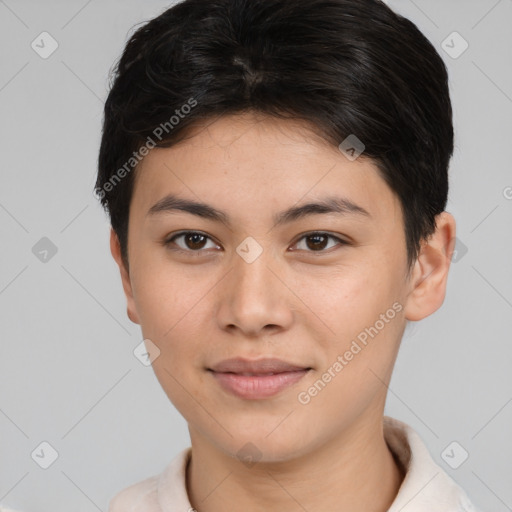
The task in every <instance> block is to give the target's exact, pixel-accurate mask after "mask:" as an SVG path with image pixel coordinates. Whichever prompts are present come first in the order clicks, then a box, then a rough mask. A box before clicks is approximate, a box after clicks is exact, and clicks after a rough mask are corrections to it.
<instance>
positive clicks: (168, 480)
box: [0, 447, 191, 512]
mask: <svg viewBox="0 0 512 512" xmlns="http://www.w3.org/2000/svg"><path fill="white" fill-rule="evenodd" d="M190 455H191V448H190V447H189V448H186V449H184V450H182V451H181V452H180V453H178V454H177V455H176V456H175V457H174V459H172V461H171V462H170V463H169V464H168V466H167V467H166V468H165V469H164V470H163V471H162V472H161V473H160V474H158V475H154V476H151V477H149V478H146V479H145V480H142V481H140V482H137V483H135V484H132V485H130V486H129V487H127V488H126V489H123V490H122V491H121V492H119V493H118V494H116V495H115V496H114V497H113V498H112V500H111V501H110V504H109V508H108V512H162V509H165V510H168V509H169V508H170V507H174V508H176V506H178V507H179V509H180V510H181V509H183V510H187V509H190V508H191V507H190V504H189V501H188V496H187V489H186V467H187V463H188V461H189V459H190ZM0 512H1V511H0Z"/></svg>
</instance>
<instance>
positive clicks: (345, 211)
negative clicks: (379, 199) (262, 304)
mask: <svg viewBox="0 0 512 512" xmlns="http://www.w3.org/2000/svg"><path fill="white" fill-rule="evenodd" d="M174 211H183V212H187V213H190V214H192V215H196V216H198V217H201V218H203V219H208V220H213V221H215V222H221V223H222V224H225V225H226V226H228V227H231V222H230V219H229V215H228V214H227V213H226V212H223V211H222V210H218V209H217V208H214V207H213V206H211V205H209V204H206V203H202V202H198V201H192V200H190V199H185V198H181V197H178V196H176V195H174V194H168V195H166V196H165V197H163V198H162V199H160V200H159V201H158V202H156V203H155V204H154V205H153V206H152V207H151V208H150V209H149V210H148V212H147V214H146V215H147V216H148V215H149V216H153V215H157V214H161V213H171V212H174ZM326 213H336V214H339V215H357V216H365V217H369V218H371V215H370V213H369V212H368V211H367V210H365V209H364V208H363V207H362V206H359V205H357V204H355V203H354V202H352V201H350V200H349V199H347V198H346V197H334V196H329V197H325V198H322V199H319V200H315V201H314V202H310V203H306V204H302V205H300V206H292V207H291V208H288V209H287V210H284V211H282V212H279V213H277V214H276V215H274V216H273V222H274V225H275V226H280V225H283V224H288V223H290V222H293V221H295V220H298V219H300V218H303V217H306V216H309V215H315V214H326Z"/></svg>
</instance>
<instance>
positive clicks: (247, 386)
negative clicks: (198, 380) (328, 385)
mask: <svg viewBox="0 0 512 512" xmlns="http://www.w3.org/2000/svg"><path fill="white" fill-rule="evenodd" d="M311 369H312V368H311V367H305V366H299V365H296V364H292V363H288V362H286V361H283V360H281V359H274V358H265V359H258V360H248V359H243V358H233V359H226V360H224V361H221V362H220V363H218V364H216V365H214V366H213V367H212V368H208V371H210V373H211V374H212V375H213V377H214V378H215V380H216V381H217V382H218V383H219V384H220V386H221V387H222V388H223V389H224V390H225V391H227V392H229V393H231V394H233V395H235V396H237V397H239V398H244V399H248V400H251V399H252V400H257V399H264V398H269V397H271V396H274V395H276V394H278V393H280V392H281V391H283V390H284V389H286V388H288V387H290V386H292V385H294V384H296V383H297V382H298V381H299V380H301V379H302V378H303V377H304V376H305V375H306V374H307V373H308V372H309V371H310V370H311Z"/></svg>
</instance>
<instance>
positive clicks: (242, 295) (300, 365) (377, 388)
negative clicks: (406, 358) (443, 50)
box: [95, 0, 475, 512]
mask: <svg viewBox="0 0 512 512" xmlns="http://www.w3.org/2000/svg"><path fill="white" fill-rule="evenodd" d="M453 144H454V132H453V125H452V107H451V102H450V96H449V88H448V74H447V69H446V67H445V65H444V63H443V61H442V59H441V57H440V56H439V54H438V53H437V51H436V50H435V48H434V47H433V46H432V44H431V43H430V42H429V41H428V39H427V38H426V37H425V36H424V35H423V34H422V33H421V32H420V31H419V29H418V28H417V27H416V26H415V25H414V24H413V23H412V22H411V21H410V20H408V19H406V18H404V17H402V16H400V15H399V14H397V13H395V12H394V11H393V10H392V9H391V8H390V7H388V6H387V5H386V4H385V3H383V2H382V1H380V0H294V1H293V2H290V1H287V0H213V1H204V0H185V1H182V2H180V3H178V4H176V5H174V6H172V7H171V8H169V9H167V10H166V11H165V12H163V13H162V14H160V15H159V16H157V17H155V18H154V19H152V20H150V21H149V22H147V23H146V24H144V25H143V26H142V27H140V28H139V29H138V30H137V31H136V32H135V33H134V34H133V35H132V36H131V38H130V39H129V41H128V42H127V44H126V47H125V48H124V51H123V53H122V56H121V57H120V59H119V61H118V62H117V64H116V67H115V72H114V80H113V82H112V84H111V88H110V92H109V95H108V98H107V100H106V102H105V109H104V121H103V132H102V139H101V146H100V151H99V160H98V175H97V181H96V184H95V193H96V195H97V197H98V199H99V200H100V201H101V204H102V205H103V207H104V208H105V209H106V211H107V212H108V214H109V216H110V221H111V226H112V229H111V237H110V248H111V252H112V255H113V257H114V259H115V261H116V263H117V264H118V266H119V271H120V276H121V282H122V285H123V290H124V293H125V296H126V300H127V314H128V317H129V318H130V320H131V321H133V322H135V323H137V324H140V327H141V331H142V334H143V337H144V354H143V355H144V357H145V358H146V359H147V363H148V364H151V365H152V366H153V370H154V372H155V374H156V376H157V378H158V381H159V383H160V384H161V386H162V388H163V390H164V391H165V393H166V394H167V396H168V398H169V400H170V401H171V402H172V404H173V405H174V406H175V407H176V409H177V410H178V411H179V412H180V413H181V414H182V415H183V417H184V419H185V420H186V422H187V425H188V430H189V433H190V441H191V446H189V447H188V448H186V449H184V450H183V451H181V452H180V453H179V454H178V455H177V456H176V457H175V458H174V459H173V460H172V461H170V463H169V464H168V466H166V467H165V468H164V469H163V471H162V472H161V473H160V474H157V475H153V476H149V477H148V478H146V479H145V480H143V481H140V482H137V483H133V484H132V485H130V486H129V487H127V488H125V489H123V490H120V491H119V492H118V493H117V494H116V495H115V496H114V497H113V498H112V500H111V502H110V508H109V510H110V512H129V511H137V512H163V511H167V512H170V511H183V512H186V511H192V510H196V511H198V512H220V511H225V510H232V509H233V508H234V507H235V506H236V508H237V509H240V510H246V511H261V510H265V511H266V512H272V511H278V510H279V511H281V510H289V511H291V510H309V511H313V510H330V511H334V510H351V511H358V510H361V511H363V510H364V511H365V512H380V511H386V510H389V511H392V512H398V511H407V512H412V511H414V512H420V511H422V512H423V511H424V512H426V511H428V512H432V511H433V510H435V511H436V512H448V511H450V512H455V511H465V512H470V511H473V510H475V508H474V506H473V505H472V503H471V502H470V500H469V497H468V495H467V494H466V493H465V492H464V490H463V489H462V488H461V487H459V486H458V485H457V484H456V483H455V481H454V480H452V479H451V478H450V477H449V476H448V475H447V474H446V473H445V472H444V470H443V469H442V468H441V467H440V466H438V465H437V464H436V463H435V462H434V460H433V459H432V457H431V455H430V454H429V452H428V450H427V448H426V447H425V445H424V444H423V442H422V440H421V439H420V437H419V436H418V434H417V433H416V432H415V431H414V429H413V428H411V427H410V426H409V425H407V424H405V423H403V422H401V421H399V420H398V419H394V418H391V417H388V416H385V415H384V406H385V401H386V392H387V386H388V384H389V382H390V379H391V375H392V371H393V366H394V363H395V360H396V357H397V353H398V350H399V347H400V342H401V339H402V336H403V333H404V330H405V328H406V326H407V324H408V323H409V322H415V321H419V320H421V319H423V318H425V317H427V316H429V315H431V314H432V313H434V312H435V311H436V310H437V309H438V308H439V307H441V305H442V303H443V301H444V297H445V293H446V284H447V278H448V272H449V268H450V262H451V256H452V253H453V250H454V240H455V230H456V226H455V219H454V218H453V216H452V215H451V214H450V213H448V212H447V211H445V207H446V203H447V194H448V167H449V162H450V159H451V156H452V153H453ZM150 430H151V425H150V424H148V432H150Z"/></svg>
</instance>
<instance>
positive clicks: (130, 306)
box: [110, 227, 140, 324]
mask: <svg viewBox="0 0 512 512" xmlns="http://www.w3.org/2000/svg"><path fill="white" fill-rule="evenodd" d="M110 252H111V253H112V256H113V258H114V260H115V261H116V263H117V265H118V266H119V270H120V272H121V281H122V283H123V290H124V294H125V296H126V301H127V308H126V312H127V314H128V318H129V319H130V320H131V321H132V322H133V323H136V324H140V321H139V316H138V315H137V308H136V307H135V301H134V300H133V291H132V283H131V281H130V274H129V272H128V270H127V269H126V266H125V264H124V261H123V259H122V257H121V244H120V243H119V238H118V237H117V235H116V232H115V231H114V229H113V228H112V227H111V228H110Z"/></svg>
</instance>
